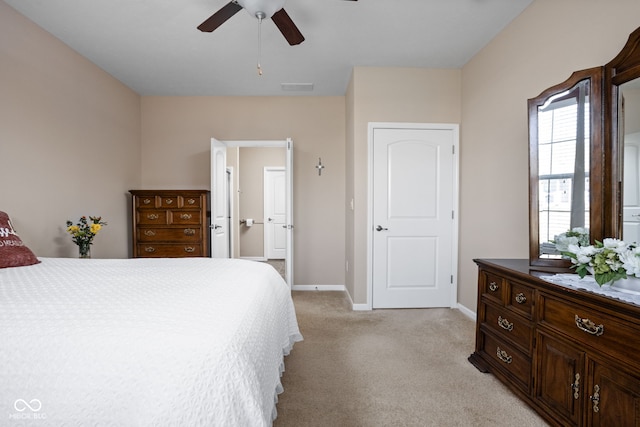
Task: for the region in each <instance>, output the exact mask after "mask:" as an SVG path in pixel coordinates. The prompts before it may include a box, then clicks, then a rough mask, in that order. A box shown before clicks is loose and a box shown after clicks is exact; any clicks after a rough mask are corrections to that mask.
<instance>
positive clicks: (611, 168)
mask: <svg viewBox="0 0 640 427" xmlns="http://www.w3.org/2000/svg"><path fill="white" fill-rule="evenodd" d="M635 79H640V28H638V29H636V30H635V31H634V32H633V33H631V35H630V36H629V39H628V41H627V43H626V44H625V46H624V47H623V49H622V50H621V51H620V53H619V54H618V55H617V56H616V57H615V58H614V59H613V60H611V61H610V62H609V63H607V64H606V65H605V66H602V67H595V68H590V69H587V70H582V71H576V72H575V73H573V74H572V75H571V77H569V79H567V80H566V81H564V82H562V83H560V84H558V85H555V86H553V87H551V88H549V89H547V90H545V91H543V92H542V93H541V94H540V95H539V96H537V97H536V98H532V99H530V100H529V101H528V107H529V255H530V257H529V258H530V265H531V266H546V267H569V266H570V263H569V261H567V260H564V259H561V258H552V257H547V256H542V254H541V242H540V229H539V227H540V217H539V202H540V200H539V196H540V195H539V185H540V184H539V173H538V172H539V166H538V161H539V158H538V149H539V147H538V111H539V108H540V107H541V106H543V105H544V104H545V103H546V102H548V100H549V99H552V98H553V97H554V96H558V95H559V94H561V93H563V92H565V91H568V90H571V89H572V88H574V87H575V86H576V84H578V83H579V82H581V81H584V80H588V81H589V87H590V106H589V107H590V108H589V112H590V118H589V119H590V127H589V129H590V144H591V146H590V150H589V156H590V161H589V172H588V174H589V209H590V211H589V237H590V241H591V242H592V243H593V242H595V241H596V240H599V241H602V239H604V238H605V237H617V238H622V225H623V221H622V219H623V218H622V211H623V192H624V188H623V185H622V181H623V179H622V178H623V174H624V168H623V154H624V146H623V144H624V132H623V129H624V120H623V118H624V110H623V106H622V100H621V99H620V85H622V84H624V83H628V82H630V81H632V80H635ZM638 243H640V242H638Z"/></svg>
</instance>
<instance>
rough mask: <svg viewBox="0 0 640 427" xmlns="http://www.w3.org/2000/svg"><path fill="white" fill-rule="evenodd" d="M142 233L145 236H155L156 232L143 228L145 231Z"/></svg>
mask: <svg viewBox="0 0 640 427" xmlns="http://www.w3.org/2000/svg"><path fill="white" fill-rule="evenodd" d="M144 235H145V236H155V235H156V232H155V231H153V230H145V231H144Z"/></svg>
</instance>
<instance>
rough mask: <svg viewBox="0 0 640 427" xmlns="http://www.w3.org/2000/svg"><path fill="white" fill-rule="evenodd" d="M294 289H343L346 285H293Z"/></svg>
mask: <svg viewBox="0 0 640 427" xmlns="http://www.w3.org/2000/svg"><path fill="white" fill-rule="evenodd" d="M291 290H293V291H342V292H344V291H345V290H346V288H345V287H344V285H293V287H292V288H291Z"/></svg>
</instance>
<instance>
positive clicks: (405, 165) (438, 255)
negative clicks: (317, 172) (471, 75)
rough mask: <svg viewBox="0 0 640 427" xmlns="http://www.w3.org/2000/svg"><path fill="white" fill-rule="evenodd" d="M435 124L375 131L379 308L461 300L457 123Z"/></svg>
mask: <svg viewBox="0 0 640 427" xmlns="http://www.w3.org/2000/svg"><path fill="white" fill-rule="evenodd" d="M425 126H427V125H425ZM431 126H432V128H429V127H425V128H420V127H418V126H416V127H415V128H414V127H412V128H384V127H379V128H376V127H373V128H371V129H370V130H371V133H370V135H371V136H370V138H371V144H372V147H371V148H372V156H373V158H372V163H373V168H372V174H373V177H372V180H373V182H372V199H373V200H372V201H371V219H372V224H371V225H372V227H371V231H370V233H372V239H371V240H370V241H371V242H372V248H371V250H372V257H371V259H372V265H371V267H372V282H373V283H372V293H373V295H372V307H373V308H409V307H449V306H453V305H454V304H455V289H454V288H455V282H454V248H456V245H455V242H454V240H455V238H456V237H457V233H456V232H455V229H456V223H457V222H456V220H455V215H454V213H455V208H456V200H457V197H456V196H455V195H456V191H457V186H456V183H457V179H456V176H455V173H456V170H457V168H456V163H455V162H454V160H455V158H454V157H455V152H454V149H455V146H456V145H457V139H458V136H457V125H447V126H443V125H431ZM452 299H453V300H452Z"/></svg>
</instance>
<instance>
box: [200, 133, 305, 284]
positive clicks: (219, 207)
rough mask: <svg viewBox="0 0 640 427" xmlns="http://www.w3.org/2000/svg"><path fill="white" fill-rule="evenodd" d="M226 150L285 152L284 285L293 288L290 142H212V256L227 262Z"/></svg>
mask: <svg viewBox="0 0 640 427" xmlns="http://www.w3.org/2000/svg"><path fill="white" fill-rule="evenodd" d="M227 147H230V148H231V147H281V148H285V150H286V165H285V198H286V202H285V210H286V215H285V216H286V219H285V223H284V224H282V225H281V227H282V228H284V229H285V230H286V237H285V239H286V249H285V281H286V282H287V284H288V285H289V287H293V284H294V282H293V264H294V260H293V253H294V251H293V141H292V140H291V138H287V139H286V140H280V141H266V140H265V141H224V142H222V141H218V140H216V139H215V138H211V193H212V194H211V256H212V257H213V258H229V257H230V256H232V254H230V251H229V238H230V228H231V223H230V210H229V205H230V203H229V199H230V197H229V196H228V191H229V186H228V184H227V178H226V171H227V151H226V150H227Z"/></svg>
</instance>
